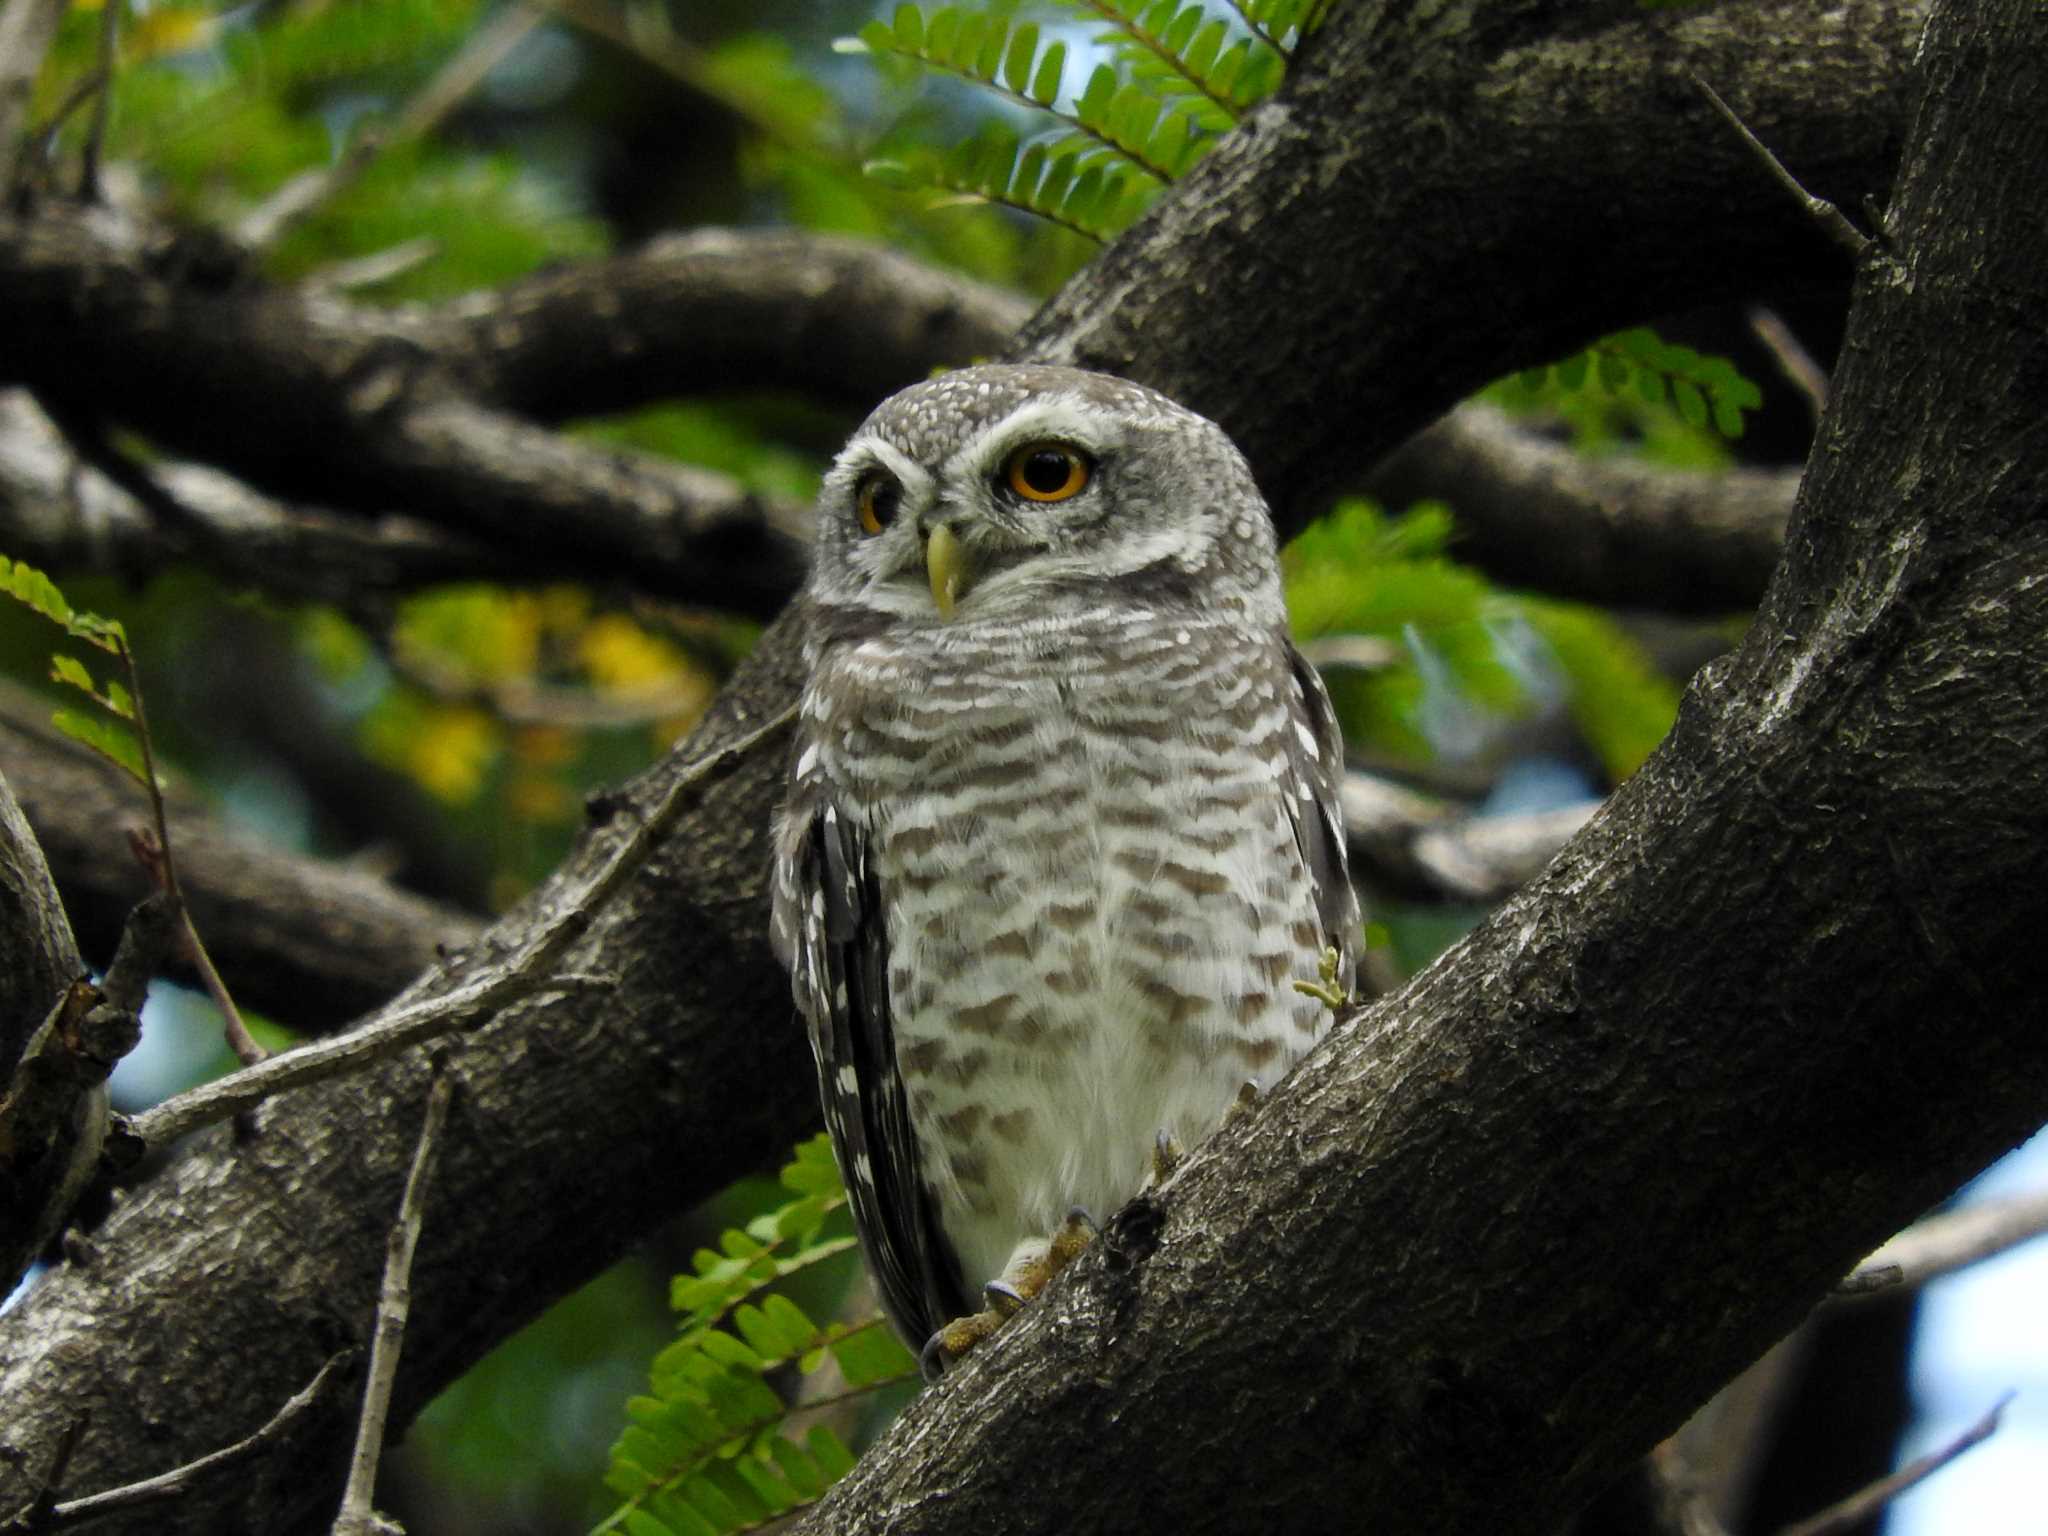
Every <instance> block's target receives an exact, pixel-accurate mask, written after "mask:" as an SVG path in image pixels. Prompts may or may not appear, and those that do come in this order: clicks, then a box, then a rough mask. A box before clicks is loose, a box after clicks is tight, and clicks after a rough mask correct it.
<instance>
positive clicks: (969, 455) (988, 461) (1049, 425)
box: [945, 395, 1124, 477]
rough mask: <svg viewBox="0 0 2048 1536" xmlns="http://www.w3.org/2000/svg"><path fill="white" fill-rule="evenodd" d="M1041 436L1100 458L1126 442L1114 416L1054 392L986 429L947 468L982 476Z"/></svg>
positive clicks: (1022, 406) (962, 447) (947, 461)
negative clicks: (1000, 461)
mask: <svg viewBox="0 0 2048 1536" xmlns="http://www.w3.org/2000/svg"><path fill="white" fill-rule="evenodd" d="M1041 438H1056V439H1058V440H1059V441H1060V442H1063V443H1072V444H1073V445H1074V446H1075V447H1077V448H1082V449H1085V450H1087V451H1088V452H1089V453H1090V454H1093V455H1095V456H1096V457H1098V458H1099V457H1100V456H1101V455H1103V454H1104V453H1107V452H1109V451H1110V450H1111V449H1114V448H1117V447H1120V446H1122V444H1123V441H1124V434H1123V431H1122V429H1121V428H1120V427H1119V425H1118V423H1117V422H1116V421H1115V420H1114V419H1112V418H1110V417H1108V416H1105V415H1104V414H1103V413H1102V412H1101V411H1100V410H1098V409H1096V408H1095V407H1093V406H1090V405H1086V404H1084V403H1082V402H1081V401H1080V400H1078V399H1076V398H1075V397H1074V396H1072V395H1053V396H1051V397H1049V398H1046V399H1040V400H1029V401H1026V402H1025V403H1024V404H1023V405H1020V406H1018V407H1017V409H1016V410H1014V411H1012V412H1010V414H1009V415H1007V416H1005V417H1004V418H1003V419H1002V420H1001V421H999V422H997V423H996V424H995V425H994V426H992V427H990V428H989V429H988V430H987V431H986V432H983V433H981V434H980V435H979V436H977V437H975V438H973V439H972V440H970V441H969V442H967V443H965V444H963V445H962V446H961V448H960V449H959V450H958V451H957V452H956V453H954V454H953V456H952V457H951V458H949V459H947V460H946V464H945V469H946V470H949V471H959V470H963V469H964V470H968V471H970V472H972V473H973V474H974V475H976V476H977V477H978V476H979V475H980V473H981V472H982V471H983V470H985V469H987V468H989V467H991V466H992V465H993V464H994V463H995V461H996V460H997V459H999V458H1001V457H1002V456H1003V455H1004V454H1005V453H1007V452H1008V451H1009V450H1010V449H1012V448H1014V447H1017V446H1018V445H1019V444H1022V443H1029V442H1036V441H1037V440H1039V439H1041Z"/></svg>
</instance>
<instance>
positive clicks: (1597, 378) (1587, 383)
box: [1515, 326, 1763, 441]
mask: <svg viewBox="0 0 2048 1536" xmlns="http://www.w3.org/2000/svg"><path fill="white" fill-rule="evenodd" d="M1515 385H1516V390H1515V394H1516V395H1517V396H1518V403H1521V404H1524V405H1528V404H1534V403H1537V402H1539V401H1540V400H1542V399H1543V398H1544V397H1545V396H1546V395H1547V394H1560V395H1565V396H1574V395H1581V394H1585V393H1587V392H1589V391H1591V390H1593V389H1595V388H1597V389H1599V390H1602V391H1604V392H1605V393H1607V394H1608V395H1610V396H1621V395H1623V394H1625V393H1633V394H1635V395H1636V396H1638V397H1639V398H1640V399H1642V400H1643V401H1644V403H1645V404H1648V405H1669V406H1671V407H1672V409H1674V410H1675V411H1676V412H1677V413H1678V415H1679V417H1680V418H1681V419H1682V420H1683V421H1684V422H1685V423H1686V424H1687V425H1688V426H1691V427H1695V428H1698V429H1702V430H1704V429H1706V428H1707V427H1709V426H1711V427H1712V428H1713V430H1714V431H1716V432H1718V433H1720V434H1721V436H1723V437H1725V438H1728V439H1730V440H1731V441H1732V440H1733V439H1735V438H1739V437H1741V436H1742V431H1743V426H1744V414H1745V413H1746V412H1748V411H1753V410H1756V409H1757V408H1758V407H1759V406H1761V405H1762V404H1763V392H1762V391H1761V390H1760V389H1758V388H1757V386H1756V385H1755V384H1754V383H1753V382H1751V381H1750V380H1749V379H1747V378H1745V377H1743V375H1742V374H1741V373H1739V372H1738V371H1737V370H1736V367H1735V365H1734V364H1733V363H1731V362H1729V361H1728V359H1726V358H1725V357H1713V356H1707V355H1704V354H1702V353H1699V352H1695V351H1694V350H1693V349H1692V348H1691V347H1687V346H1681V345H1679V344H1677V343H1675V342H1668V341H1665V340H1664V339H1663V338H1662V337H1661V336H1659V335H1658V334H1657V333H1656V332H1655V331H1653V330H1650V329H1649V328H1648V327H1646V326H1638V327H1636V328H1635V329H1633V330H1627V331H1621V332H1618V333H1616V334H1615V335H1612V336H1605V337H1602V338H1601V339H1600V340H1599V341H1596V342H1594V343H1593V345H1592V346H1590V347H1588V348H1586V350H1585V351H1583V352H1575V353H1573V354H1572V355H1571V356H1570V357H1567V358H1563V359H1561V360H1559V361H1558V362H1555V363H1549V364H1545V365H1542V366H1539V367H1535V368H1527V369H1524V370H1523V371H1522V372H1521V373H1520V374H1519V375H1517V376H1516V379H1515Z"/></svg>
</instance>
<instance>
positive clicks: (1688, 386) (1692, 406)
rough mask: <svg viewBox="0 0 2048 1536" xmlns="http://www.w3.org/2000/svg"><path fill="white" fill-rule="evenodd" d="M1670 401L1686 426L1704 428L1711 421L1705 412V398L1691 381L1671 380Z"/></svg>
mask: <svg viewBox="0 0 2048 1536" xmlns="http://www.w3.org/2000/svg"><path fill="white" fill-rule="evenodd" d="M1671 399H1672V403H1673V404H1674V405H1676V406H1677V407H1678V414H1679V416H1680V417H1681V418H1682V419H1683V420H1684V421H1685V423H1686V425H1687V426H1692V427H1705V426H1706V425H1707V423H1708V422H1709V420H1711V419H1712V418H1711V413H1710V412H1709V411H1708V410H1707V397H1706V396H1705V395H1703V394H1701V393H1700V387H1699V385H1697V384H1695V383H1693V381H1692V380H1691V379H1673V380H1672V381H1671Z"/></svg>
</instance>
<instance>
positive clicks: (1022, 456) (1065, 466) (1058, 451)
mask: <svg viewBox="0 0 2048 1536" xmlns="http://www.w3.org/2000/svg"><path fill="white" fill-rule="evenodd" d="M1089 473H1090V466H1089V463H1088V458H1087V455H1085V454H1083V453H1082V452H1081V450H1080V449H1078V448H1070V447H1068V446H1067V445H1066V444H1065V443H1026V444H1025V445H1024V446H1023V447H1022V448H1019V449H1018V450H1017V451H1016V452H1015V453H1013V454H1011V455H1010V461H1009V463H1007V464H1005V465H1004V466H1003V483H1004V484H1005V485H1007V486H1009V488H1010V489H1011V490H1013V491H1015V492H1016V493H1017V494H1018V495H1019V496H1022V497H1023V498H1024V499H1025V500H1026V501H1065V500H1066V499H1067V498H1068V497H1070V496H1078V495H1080V494H1081V491H1082V490H1083V488H1084V487H1086V486H1087V484H1088V476H1089Z"/></svg>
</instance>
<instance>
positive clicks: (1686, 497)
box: [1367, 405, 1799, 614]
mask: <svg viewBox="0 0 2048 1536" xmlns="http://www.w3.org/2000/svg"><path fill="white" fill-rule="evenodd" d="M1367 486H1368V489H1370V490H1371V491H1372V493H1373V494H1374V495H1375V496H1377V497H1379V498H1380V499H1381V500H1382V501H1384V502H1386V503H1387V504H1388V505H1389V506H1392V507H1401V506H1405V505H1407V504H1408V503H1410V502H1413V501H1418V500H1420V499H1422V498H1423V497H1426V496H1432V497H1439V498H1441V499H1442V500H1444V501H1447V502H1449V503H1450V504H1451V511H1452V514H1453V515H1454V517H1455V518H1456V520H1457V530H1458V539H1457V543H1456V545H1455V546H1454V551H1455V553H1456V554H1457V556H1458V558H1459V559H1461V560H1466V561H1469V562H1471V563H1472V564H1473V565H1476V566H1478V567H1479V568H1480V569H1481V570H1484V571H1486V572H1487V573H1488V574H1489V575H1491V576H1493V577H1494V578H1495V579H1496V580H1498V581H1501V582H1504V583H1506V584H1508V585H1510V586H1517V587H1532V588H1534V589H1536V590H1537V591H1540V592H1554V593H1556V594H1557V595H1559V596H1561V597H1571V598H1577V599H1579V600H1580V601H1582V602H1591V603H1604V604H1610V605H1612V606H1615V607H1620V608H1652V609H1658V610H1661V611H1662V612H1665V613H1697V614H1714V613H1732V612H1735V611H1738V610H1742V609H1747V608H1751V607H1754V606H1755V604H1756V600H1757V599H1758V598H1759V597H1761V596H1762V595H1763V590H1764V583H1765V582H1766V581H1768V580H1769V579H1770V575H1771V571H1772V568H1773V567H1774V566H1776V564H1777V562H1778V553H1779V551H1780V549H1782V548H1783V546H1784V541H1785V519H1786V517H1787V515H1788V514H1789V513H1790V512H1791V510H1792V497H1793V494H1794V493H1795V492H1796V491H1797V490H1798V488H1799V475H1798V473H1797V472H1796V471H1792V470H1763V469H1732V470H1729V471H1728V472H1727V473H1725V474H1719V475H1689V474H1675V473H1673V472H1672V471H1670V470H1663V469H1658V468H1655V467H1653V466H1651V465H1647V464H1640V463H1632V462H1630V461H1628V460H1626V459H1598V460H1595V459H1587V458H1585V457H1583V456H1581V455H1579V454H1575V453H1572V452H1571V451H1570V450H1569V449H1567V448H1565V447H1564V446H1563V445H1561V444H1558V443H1553V442H1548V441H1546V440H1544V439H1543V438H1540V437H1538V436H1536V435H1535V434H1533V433H1531V432H1528V431H1525V430H1522V429H1520V428H1518V427H1516V426H1515V425H1514V424H1513V423H1512V422H1510V421H1509V420H1508V419H1507V417H1506V416H1504V415H1503V414H1502V413H1501V412H1499V411H1497V410H1494V409H1493V408H1492V407H1490V406H1482V405H1465V406H1460V407H1459V408H1458V409H1457V410H1455V411H1453V412H1451V414H1450V415H1448V416H1446V417H1445V418H1444V419H1443V420H1442V421H1440V422H1438V423H1437V424H1436V425H1435V426H1433V427H1430V428H1429V429H1428V430H1426V431H1424V432H1422V433H1420V434H1419V435H1418V436H1416V437H1414V438H1412V439H1410V440H1409V441H1408V442H1407V443H1406V444H1404V445H1403V446H1402V447H1401V448H1400V449H1399V450H1397V451H1396V452H1395V453H1394V454H1393V455H1392V456H1391V457H1390V458H1388V459H1387V460H1385V461H1384V462H1383V463H1381V464H1380V466H1379V467H1378V468H1377V469H1375V470H1374V471H1373V473H1372V476H1371V478H1370V479H1369V480H1368V481H1367Z"/></svg>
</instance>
